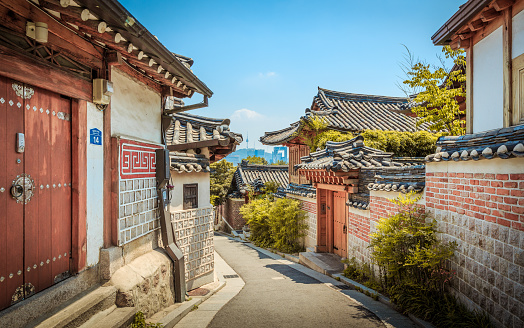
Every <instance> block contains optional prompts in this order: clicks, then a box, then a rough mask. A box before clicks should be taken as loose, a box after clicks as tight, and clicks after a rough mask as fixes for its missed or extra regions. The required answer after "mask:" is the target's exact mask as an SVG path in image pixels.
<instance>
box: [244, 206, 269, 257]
mask: <svg viewBox="0 0 524 328" xmlns="http://www.w3.org/2000/svg"><path fill="white" fill-rule="evenodd" d="M271 205H272V201H271V200H270V199H269V198H260V199H253V200H251V201H250V202H249V203H248V204H244V205H242V207H240V214H242V216H243V217H244V219H245V220H246V223H247V224H248V225H249V229H250V231H251V237H249V238H250V239H251V241H253V242H254V243H255V245H257V246H261V247H271V246H272V245H273V243H274V240H273V236H272V235H271V227H270V222H269V211H270V209H271Z"/></svg>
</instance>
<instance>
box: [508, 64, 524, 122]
mask: <svg viewBox="0 0 524 328" xmlns="http://www.w3.org/2000/svg"><path fill="white" fill-rule="evenodd" d="M523 70H524V54H522V55H520V56H518V57H516V58H514V59H513V60H512V74H511V75H512V78H513V81H512V89H513V90H512V96H513V106H512V107H513V108H512V112H513V113H512V114H513V115H512V116H513V117H512V122H511V125H517V124H520V123H524V99H522V98H524V83H520V82H521V81H519V77H520V76H519V71H520V72H522V71H523Z"/></svg>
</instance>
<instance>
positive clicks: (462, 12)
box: [431, 0, 493, 46]
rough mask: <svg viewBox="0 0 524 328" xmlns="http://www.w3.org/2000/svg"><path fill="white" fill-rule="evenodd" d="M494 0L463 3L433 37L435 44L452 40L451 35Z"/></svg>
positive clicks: (444, 43)
mask: <svg viewBox="0 0 524 328" xmlns="http://www.w3.org/2000/svg"><path fill="white" fill-rule="evenodd" d="M491 1H493V0H470V1H468V2H466V3H465V4H463V5H462V6H461V7H460V9H459V10H458V11H457V12H456V13H455V14H454V15H453V16H451V18H450V19H448V21H447V22H446V23H445V24H444V25H442V26H441V27H440V28H439V29H438V31H437V32H435V34H433V36H432V37H431V41H433V44H434V45H437V46H443V45H447V44H449V43H450V42H451V39H450V38H451V36H452V35H453V34H455V33H457V32H458V30H459V29H460V28H461V27H462V26H464V24H465V23H467V22H468V21H469V20H471V19H472V18H473V17H475V15H477V14H478V13H480V11H481V10H482V9H483V8H484V7H486V6H487V5H489V3H490V2H491Z"/></svg>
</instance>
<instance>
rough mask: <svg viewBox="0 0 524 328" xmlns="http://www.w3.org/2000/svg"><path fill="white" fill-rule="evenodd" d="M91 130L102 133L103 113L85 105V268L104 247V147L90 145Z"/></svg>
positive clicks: (91, 264)
mask: <svg viewBox="0 0 524 328" xmlns="http://www.w3.org/2000/svg"><path fill="white" fill-rule="evenodd" d="M92 128H97V129H99V130H100V131H104V113H103V112H101V111H99V110H98V109H97V108H96V106H95V105H93V104H92V103H87V133H88V138H87V183H86V184H87V266H93V265H96V264H97V263H98V259H99V255H100V248H101V247H102V246H103V245H104V207H103V206H102V204H103V198H104V147H103V146H102V145H91V144H90V138H89V130H91V129H92Z"/></svg>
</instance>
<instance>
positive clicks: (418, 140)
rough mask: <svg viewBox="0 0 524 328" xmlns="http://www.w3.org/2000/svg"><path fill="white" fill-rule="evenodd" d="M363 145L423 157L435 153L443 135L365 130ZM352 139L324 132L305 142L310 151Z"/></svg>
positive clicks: (333, 132) (425, 132)
mask: <svg viewBox="0 0 524 328" xmlns="http://www.w3.org/2000/svg"><path fill="white" fill-rule="evenodd" d="M361 135H362V136H363V137H364V144H365V145H366V146H368V147H371V148H375V149H379V150H382V151H385V152H391V153H393V156H395V157H425V156H427V155H429V154H432V153H434V152H435V149H436V145H435V144H436V142H437V139H438V137H440V136H442V135H444V134H443V133H429V132H427V131H417V132H398V131H380V130H366V131H364V132H362V133H361ZM353 137H354V135H353V134H351V133H349V132H340V131H335V130H324V131H322V132H320V133H318V134H317V135H316V136H315V137H313V138H310V139H309V140H307V141H306V142H307V144H308V146H309V147H310V150H311V151H316V150H317V149H318V148H320V149H324V148H325V147H326V142H328V141H335V142H341V141H347V140H350V139H352V138H353Z"/></svg>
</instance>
